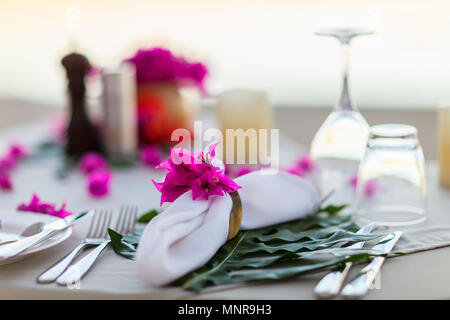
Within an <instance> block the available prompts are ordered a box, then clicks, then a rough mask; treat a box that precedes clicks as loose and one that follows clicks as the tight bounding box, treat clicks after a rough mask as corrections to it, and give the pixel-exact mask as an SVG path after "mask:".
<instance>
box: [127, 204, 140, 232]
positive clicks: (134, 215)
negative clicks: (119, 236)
mask: <svg viewBox="0 0 450 320" xmlns="http://www.w3.org/2000/svg"><path fill="white" fill-rule="evenodd" d="M137 211H138V208H137V206H134V207H132V213H131V216H130V223H129V224H128V230H127V234H133V233H134V228H135V226H136V220H137Z"/></svg>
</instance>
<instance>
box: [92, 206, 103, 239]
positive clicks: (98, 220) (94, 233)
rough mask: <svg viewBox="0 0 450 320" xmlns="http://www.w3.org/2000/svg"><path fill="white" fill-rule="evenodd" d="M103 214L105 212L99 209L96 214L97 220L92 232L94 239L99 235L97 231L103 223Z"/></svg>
mask: <svg viewBox="0 0 450 320" xmlns="http://www.w3.org/2000/svg"><path fill="white" fill-rule="evenodd" d="M102 212H103V211H102V210H101V209H98V210H97V211H96V212H95V218H96V219H95V225H94V226H93V228H92V231H91V237H92V238H95V236H96V235H97V230H98V227H99V224H100V222H101V217H102Z"/></svg>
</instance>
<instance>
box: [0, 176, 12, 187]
mask: <svg viewBox="0 0 450 320" xmlns="http://www.w3.org/2000/svg"><path fill="white" fill-rule="evenodd" d="M12 188H13V186H12V182H11V178H10V176H9V175H8V174H6V173H0V190H4V191H10V190H12Z"/></svg>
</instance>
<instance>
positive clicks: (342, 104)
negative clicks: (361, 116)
mask: <svg viewBox="0 0 450 320" xmlns="http://www.w3.org/2000/svg"><path fill="white" fill-rule="evenodd" d="M349 50H350V41H349V40H348V39H346V40H345V41H342V40H341V51H342V91H341V97H340V98H339V102H338V104H337V109H338V110H339V111H356V106H354V105H353V103H352V101H351V98H350V93H349V86H348V69H349V59H350V51H349Z"/></svg>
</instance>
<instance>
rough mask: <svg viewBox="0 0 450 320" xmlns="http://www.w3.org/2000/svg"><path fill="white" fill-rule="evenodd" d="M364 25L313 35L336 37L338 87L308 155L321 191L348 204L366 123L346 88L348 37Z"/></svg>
mask: <svg viewBox="0 0 450 320" xmlns="http://www.w3.org/2000/svg"><path fill="white" fill-rule="evenodd" d="M372 33H373V31H371V30H366V29H327V30H322V31H319V32H316V34H317V35H322V36H331V37H334V38H336V39H337V40H338V41H339V43H340V46H341V51H342V89H341V95H340V97H339V100H338V101H337V103H336V105H335V107H334V110H333V111H332V112H331V114H330V115H329V116H328V118H327V119H326V120H325V122H324V123H323V124H322V126H321V127H320V129H319V130H318V131H317V133H316V134H315V136H314V139H313V141H312V143H311V149H310V153H311V158H312V159H313V160H315V161H316V162H317V163H318V170H317V174H316V183H317V185H318V187H319V189H320V190H321V193H322V194H324V195H325V194H328V193H329V192H331V191H334V194H333V200H332V201H333V202H344V203H349V204H352V203H354V200H355V190H354V187H353V186H352V183H351V181H352V179H354V178H355V177H356V174H357V172H358V165H359V162H360V160H361V158H362V157H363V155H364V150H365V147H366V143H367V138H368V136H369V125H368V124H367V121H366V120H365V119H364V118H363V116H362V115H361V113H360V112H359V111H358V108H357V107H356V105H355V104H354V103H353V102H352V99H351V98H350V92H349V80H348V69H349V48H350V41H351V40H352V39H353V38H354V37H356V36H359V35H368V34H372Z"/></svg>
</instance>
